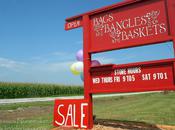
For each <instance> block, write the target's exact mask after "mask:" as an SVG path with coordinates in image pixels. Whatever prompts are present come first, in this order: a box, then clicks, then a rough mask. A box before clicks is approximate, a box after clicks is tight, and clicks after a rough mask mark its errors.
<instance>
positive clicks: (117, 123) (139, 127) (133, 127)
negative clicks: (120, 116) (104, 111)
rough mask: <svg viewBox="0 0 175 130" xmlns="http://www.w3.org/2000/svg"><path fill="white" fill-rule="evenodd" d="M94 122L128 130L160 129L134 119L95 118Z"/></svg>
mask: <svg viewBox="0 0 175 130" xmlns="http://www.w3.org/2000/svg"><path fill="white" fill-rule="evenodd" d="M94 124H96V125H97V124H99V125H103V126H108V127H113V128H121V129H129V130H161V129H160V128H158V127H157V126H156V125H153V124H148V123H145V122H135V121H121V120H111V119H95V121H94Z"/></svg>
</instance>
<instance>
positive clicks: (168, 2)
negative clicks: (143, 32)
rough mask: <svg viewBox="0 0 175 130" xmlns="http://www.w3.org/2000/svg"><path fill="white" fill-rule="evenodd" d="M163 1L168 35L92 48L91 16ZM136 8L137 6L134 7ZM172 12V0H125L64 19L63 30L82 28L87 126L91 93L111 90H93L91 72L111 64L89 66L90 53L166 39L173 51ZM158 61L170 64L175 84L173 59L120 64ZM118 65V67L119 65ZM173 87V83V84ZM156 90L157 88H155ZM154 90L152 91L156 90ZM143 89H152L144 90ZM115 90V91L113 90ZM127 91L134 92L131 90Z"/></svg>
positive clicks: (174, 27)
mask: <svg viewBox="0 0 175 130" xmlns="http://www.w3.org/2000/svg"><path fill="white" fill-rule="evenodd" d="M160 1H161V2H163V3H164V6H165V14H166V20H167V30H168V32H167V33H168V35H167V36H164V37H162V36H160V37H157V38H153V39H149V40H142V41H139V44H135V43H131V44H128V45H127V46H126V45H123V46H119V47H117V46H116V47H112V48H95V49H94V48H92V44H93V43H92V35H91V17H92V16H93V17H94V16H96V15H99V14H102V13H107V12H109V11H111V10H117V9H121V8H126V9H127V8H128V9H129V8H130V7H131V6H133V5H138V4H144V3H145V2H146V3H153V2H160ZM135 8H137V6H136V7H135ZM174 12H175V1H174V0H125V1H123V2H120V3H117V4H113V5H110V6H106V7H103V8H100V9H96V10H93V11H90V12H87V13H84V14H80V15H77V16H73V17H70V18H67V19H66V24H65V30H71V29H74V28H78V27H82V28H83V53H84V56H83V58H84V60H83V62H84V99H85V100H88V102H89V105H88V115H87V116H88V120H89V121H88V128H89V129H90V128H92V127H93V111H92V110H93V109H92V108H93V106H92V104H93V103H92V94H94V93H107V92H110V93H111V92H112V91H111V90H110V91H104V92H102V91H100V90H99V91H93V90H92V87H93V86H92V84H91V83H90V81H91V72H92V71H93V70H95V69H102V68H103V67H109V66H112V67H113V65H106V66H97V67H91V55H92V54H94V53H99V52H105V51H111V50H119V49H123V48H131V47H137V46H144V45H151V44H158V43H160V42H166V41H173V48H174V52H175V19H174ZM158 63H165V64H170V63H171V65H172V68H173V72H172V73H173V78H174V84H175V59H164V60H161V61H148V62H144V63H131V64H125V65H121V66H122V67H124V66H134V65H139V64H147V65H148V64H149V65H153V64H158ZM121 66H119V67H121ZM174 87H175V85H174ZM156 90H157V89H156ZM156 90H154V91H156ZM164 90H175V89H169V88H167V89H164ZM144 91H152V90H144ZM114 92H115V91H114ZM128 92H134V91H132V90H130V91H128Z"/></svg>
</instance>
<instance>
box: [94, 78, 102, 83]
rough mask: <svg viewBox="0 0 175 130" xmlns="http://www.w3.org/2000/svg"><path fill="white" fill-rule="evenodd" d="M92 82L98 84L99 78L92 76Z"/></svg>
mask: <svg viewBox="0 0 175 130" xmlns="http://www.w3.org/2000/svg"><path fill="white" fill-rule="evenodd" d="M92 82H93V84H99V83H100V78H93V79H92Z"/></svg>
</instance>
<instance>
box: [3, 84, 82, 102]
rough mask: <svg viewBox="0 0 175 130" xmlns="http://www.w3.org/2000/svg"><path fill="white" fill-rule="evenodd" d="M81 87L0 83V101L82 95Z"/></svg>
mask: <svg viewBox="0 0 175 130" xmlns="http://www.w3.org/2000/svg"><path fill="white" fill-rule="evenodd" d="M83 91H84V90H83V87H82V86H65V85H58V84H39V83H7V82H0V99H3V98H30V97H50V96H67V95H82V94H83Z"/></svg>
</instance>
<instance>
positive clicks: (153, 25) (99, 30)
mask: <svg viewBox="0 0 175 130" xmlns="http://www.w3.org/2000/svg"><path fill="white" fill-rule="evenodd" d="M160 14H161V12H160V10H152V11H150V12H148V13H146V14H143V15H141V16H137V17H134V18H127V19H123V20H121V21H116V19H117V18H116V17H115V16H114V15H113V14H112V13H109V14H106V15H104V16H99V17H95V18H93V29H94V31H95V35H96V37H101V36H103V35H104V34H108V35H109V37H111V39H112V43H116V42H118V43H119V42H121V41H126V40H130V39H136V38H142V37H148V36H152V35H158V34H163V33H166V32H167V26H166V24H165V23H161V22H159V20H158V18H159V16H160Z"/></svg>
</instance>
